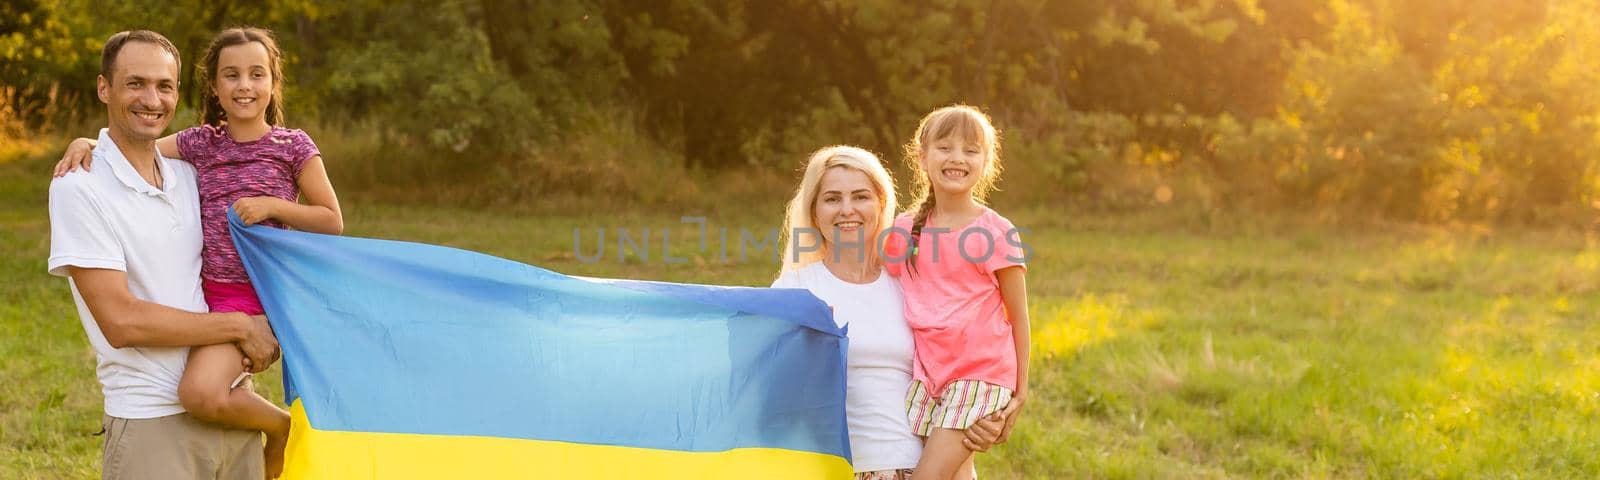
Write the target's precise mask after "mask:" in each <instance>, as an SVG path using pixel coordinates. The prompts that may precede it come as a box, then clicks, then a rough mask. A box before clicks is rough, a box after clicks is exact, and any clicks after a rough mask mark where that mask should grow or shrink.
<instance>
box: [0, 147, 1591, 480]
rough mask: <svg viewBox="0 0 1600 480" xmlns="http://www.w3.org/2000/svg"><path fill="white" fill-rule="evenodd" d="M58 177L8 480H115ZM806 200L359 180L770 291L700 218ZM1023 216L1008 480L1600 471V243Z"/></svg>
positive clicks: (28, 294) (12, 319)
mask: <svg viewBox="0 0 1600 480" xmlns="http://www.w3.org/2000/svg"><path fill="white" fill-rule="evenodd" d="M45 170H46V167H45V163H42V162H41V161H39V160H17V161H12V162H9V163H0V206H3V208H0V249H3V251H4V252H5V253H4V255H3V256H0V478H8V479H9V478H91V477H95V476H97V471H98V464H99V455H98V452H99V438H98V437H94V436H92V435H91V434H92V433H94V432H95V431H96V430H97V429H98V426H97V422H98V418H99V416H100V396H99V391H98V387H97V386H96V383H95V379H94V370H93V368H94V357H93V354H92V352H91V351H90V349H89V347H88V345H87V342H86V341H85V340H84V336H83V332H82V330H81V328H80V326H79V323H78V319H77V315H76V313H75V311H74V309H73V307H72V302H71V300H70V295H69V293H68V291H67V286H66V283H65V282H64V281H62V280H59V279H55V278H52V277H49V276H47V275H46V274H45V273H44V265H45V258H46V256H47V253H48V231H49V226H48V222H47V219H46V211H45V188H46V184H47V181H46V178H45V177H44V174H43V172H44V171H45ZM782 196H783V195H782V194H779V193H774V194H773V195H772V198H771V199H770V200H767V201H762V202H746V203H741V202H732V201H730V202H725V203H723V204H721V205H722V206H723V207H724V208H707V209H704V210H701V211H687V210H683V211H680V210H663V211H651V210H649V209H643V208H641V209H636V210H635V211H634V213H631V214H626V215H610V214H600V213H593V214H586V213H584V212H581V211H580V210H577V209H549V210H550V211H547V212H544V213H537V214H535V213H527V212H518V213H509V212H496V211H490V210H479V211H468V210H461V209H451V208H438V207H417V206H400V205H394V204H372V203H366V202H363V201H362V199H361V197H360V196H359V195H353V194H352V195H347V196H346V202H345V210H346V211H347V212H348V213H347V222H346V223H347V225H349V228H348V234H350V235H355V236H365V237H381V238H390V239H401V240H410V241H419V242H427V243H435V244H443V245H450V246H456V247H461V248H466V249H471V250H477V251H482V252H486V253H490V254H494V255H499V256H503V257H507V258H511V259H516V260H519V261H524V262H529V263H532V264H535V265H539V266H542V267H546V268H550V269H553V270H556V271H561V272H564V273H570V274H580V275H592V276H606V277H629V278H645V279H655V280H669V281H681V282H701V283H716V284H733V285H765V284H767V283H768V282H770V280H771V279H772V277H773V275H774V269H775V266H776V264H775V263H773V262H772V261H770V260H760V261H758V260H754V259H752V260H751V261H748V262H745V263H738V262H726V263H725V262H721V261H719V260H718V258H717V257H716V256H715V254H712V255H695V254H694V253H695V252H694V251H695V250H697V249H698V245H697V244H696V243H695V240H696V238H695V236H693V235H686V233H688V231H690V230H691V229H692V228H693V226H692V225H686V224H682V223H679V217H681V216H686V215H699V216H705V217H707V221H708V223H709V224H710V225H709V226H710V227H711V228H712V231H713V232H715V231H716V229H717V228H719V227H729V228H730V232H736V231H737V229H738V228H749V229H752V230H754V229H760V228H772V227H774V226H776V224H777V222H778V220H779V215H778V211H779V208H778V203H779V202H781V201H782V198H781V197H782ZM1003 196H1004V194H1003V193H1002V194H1001V197H1002V198H1001V200H1003ZM763 202H765V203H763ZM1004 211H1005V213H1007V214H1008V215H1009V216H1011V217H1012V219H1013V220H1015V221H1016V223H1017V224H1018V225H1023V226H1027V227H1029V228H1032V229H1033V232H1032V233H1031V235H1029V236H1028V237H1027V240H1028V241H1029V243H1030V244H1031V245H1033V246H1034V249H1035V253H1036V255H1037V256H1036V258H1035V260H1034V261H1033V262H1032V264H1031V265H1030V275H1029V277H1030V278H1029V284H1030V287H1031V288H1030V292H1029V293H1030V300H1031V307H1032V312H1031V313H1032V318H1033V326H1034V332H1033V333H1034V339H1035V348H1036V353H1035V358H1034V367H1033V371H1034V372H1035V374H1034V377H1033V386H1034V391H1035V394H1034V397H1033V398H1034V402H1033V403H1031V404H1030V406H1029V408H1028V410H1026V411H1025V412H1024V415H1025V416H1024V417H1023V419H1022V420H1021V423H1020V425H1019V427H1018V433H1017V436H1016V437H1015V439H1014V441H1013V442H1011V443H1010V444H1008V445H1005V446H1003V447H1000V448H998V449H997V450H996V451H994V452H993V453H991V454H987V455H983V456H981V458H980V460H979V469H980V471H981V472H982V476H983V477H984V478H990V479H1004V478H1082V477H1096V478H1213V477H1215V478H1234V477H1242V478H1254V477H1274V478H1275V477H1290V478H1366V477H1381V478H1417V477H1424V478H1456V477H1496V478H1509V477H1515V478H1550V477H1569V478H1593V477H1595V476H1597V475H1600V455H1597V453H1596V452H1600V421H1597V420H1600V325H1597V323H1596V313H1597V312H1600V239H1597V238H1596V236H1595V235H1594V234H1588V235H1585V234H1582V233H1570V232H1569V233H1550V232H1546V233H1524V232H1517V231H1509V230H1501V231H1493V230H1478V231H1445V230H1435V229H1429V228H1421V227H1388V228H1373V229H1364V230H1362V231H1360V232H1353V231H1344V230H1340V229H1336V228H1332V227H1324V226H1316V225H1297V224H1294V223H1292V222H1286V221H1271V222H1269V221H1262V222H1256V223H1252V222H1249V221H1239V220H1237V219H1234V220H1232V221H1212V220H1215V219H1210V220H1206V219H1199V220H1197V219H1187V220H1185V219H1182V218H1179V219H1178V220H1174V219H1173V218H1172V217H1170V216H1169V217H1161V216H1159V215H1150V214H1146V215H1125V216H1118V217H1111V216H1105V215H1101V216H1092V217H1075V216H1072V215H1068V214H1065V213H1062V212H1059V211H1054V210H1052V209H1048V208H1032V209H1028V208H1011V209H1007V210H1004ZM1202 220H1204V221H1202ZM575 227H584V228H585V230H583V232H584V238H585V239H586V240H585V244H584V245H585V247H584V253H585V254H589V253H592V251H593V245H594V244H593V230H594V228H596V227H602V228H605V229H606V230H607V235H608V242H609V243H610V244H609V245H608V247H607V252H606V257H607V258H606V259H605V260H603V261H600V262H596V263H585V262H582V261H579V260H578V259H577V258H576V256H575V255H574V253H573V233H572V232H573V229H574V228H575ZM640 227H650V228H651V231H652V233H653V234H655V235H659V229H660V228H663V227H670V228H672V231H673V232H672V234H673V250H674V255H675V256H678V257H684V258H687V259H688V260H687V261H686V262H685V263H681V264H666V263H663V262H661V261H660V258H659V257H658V255H659V254H660V247H659V244H658V243H656V244H652V250H653V252H652V255H653V256H652V261H650V262H639V261H637V260H634V261H630V262H627V263H622V262H618V261H617V260H616V253H615V250H613V249H614V248H615V245H616V244H615V243H614V242H615V241H614V240H613V238H614V237H611V235H613V234H614V233H615V230H616V228H629V229H630V230H633V231H637V229H638V228H640ZM657 238H659V237H657ZM730 238H737V236H736V233H735V234H732V235H730ZM713 240H715V235H714V234H713ZM736 248H737V244H734V245H731V246H730V251H731V252H734V254H735V256H736V252H737V250H735V249H736ZM711 249H712V250H713V251H715V250H716V249H717V246H716V242H715V241H713V242H712V244H711ZM273 376H275V375H267V376H266V378H269V380H268V381H267V382H266V383H268V385H267V388H268V389H269V390H272V391H273V392H274V393H273V395H276V391H277V389H278V386H277V385H276V384H275V380H270V379H271V377H273ZM274 398H276V397H274Z"/></svg>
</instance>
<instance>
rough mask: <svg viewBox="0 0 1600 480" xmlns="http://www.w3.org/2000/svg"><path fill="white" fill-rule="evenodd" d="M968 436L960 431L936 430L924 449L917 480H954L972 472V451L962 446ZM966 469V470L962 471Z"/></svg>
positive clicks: (918, 462) (929, 437)
mask: <svg viewBox="0 0 1600 480" xmlns="http://www.w3.org/2000/svg"><path fill="white" fill-rule="evenodd" d="M965 437H966V434H964V433H962V432H961V431H960V430H951V429H948V428H935V429H933V434H932V435H929V436H928V441H927V442H926V443H924V444H923V447H922V459H921V460H919V461H917V473H916V474H915V476H916V477H917V480H953V479H955V478H957V476H958V474H959V475H960V476H961V477H963V478H964V477H965V476H966V475H969V474H970V473H969V472H971V471H972V467H971V464H972V463H971V462H972V451H971V450H967V447H966V446H965V445H962V444H961V439H962V438H965ZM963 467H965V468H966V470H962V468H963Z"/></svg>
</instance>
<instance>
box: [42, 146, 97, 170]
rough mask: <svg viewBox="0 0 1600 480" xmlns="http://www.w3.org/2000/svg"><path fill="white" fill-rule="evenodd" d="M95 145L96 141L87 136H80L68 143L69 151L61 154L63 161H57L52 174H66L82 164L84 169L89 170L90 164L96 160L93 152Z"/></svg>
mask: <svg viewBox="0 0 1600 480" xmlns="http://www.w3.org/2000/svg"><path fill="white" fill-rule="evenodd" d="M94 146H95V141H94V140H90V139H87V138H78V139H76V140H73V141H72V143H70V144H67V152H66V153H63V154H61V161H59V162H56V169H55V171H54V172H52V173H51V174H50V176H53V177H59V176H62V175H66V174H67V172H70V171H73V170H77V169H78V167H80V166H81V167H83V171H85V172H87V171H89V164H90V163H92V162H93V161H94V155H93V154H92V152H93V151H94Z"/></svg>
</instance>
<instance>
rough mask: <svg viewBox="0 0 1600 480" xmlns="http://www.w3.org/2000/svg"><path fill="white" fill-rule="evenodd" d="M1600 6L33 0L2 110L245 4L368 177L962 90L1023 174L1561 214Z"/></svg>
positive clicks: (759, 147) (34, 110)
mask: <svg viewBox="0 0 1600 480" xmlns="http://www.w3.org/2000/svg"><path fill="white" fill-rule="evenodd" d="M1596 7H1597V5H1596V2H1595V1H1594V0H1555V1H1550V2H1511V3H1506V2H1497V1H1490V0H1472V1H1450V0H1425V1H1410V0H1404V1H1403V0H1333V1H1329V2H1304V1H1301V0H1202V1H1177V0H1154V1H1153V0H1113V1H1080V0H1069V1H1046V0H1020V1H1005V2H1001V1H992V0H938V1H932V2H921V3H917V4H914V5H908V4H905V3H903V2H896V1H890V0H826V1H800V0H773V1H761V2H752V1H749V0H666V1H659V2H624V1H618V0H567V1H556V2H543V1H533V0H447V1H443V2H379V1H374V0H358V1H354V2H340V3H331V4H324V3H319V2H308V1H303V0H285V1H279V2H272V3H270V4H262V3H256V2H237V1H199V0H179V1H174V2H162V3H143V2H133V3H113V4H106V5H98V4H92V2H87V1H84V0H26V1H21V2H12V3H9V4H7V5H6V6H4V7H0V60H3V62H0V74H3V77H0V78H3V80H0V102H3V103H0V130H4V131H0V134H4V135H7V137H8V138H15V137H18V136H20V135H21V133H20V132H21V131H25V130H28V131H32V130H48V129H50V128H51V127H52V126H54V125H61V124H74V123H73V122H72V121H71V120H72V119H73V117H78V118H80V119H81V118H83V117H88V118H93V117H94V116H96V115H97V114H98V113H97V112H98V110H97V108H98V106H97V103H96V100H95V98H94V94H93V81H92V79H93V75H94V73H95V72H96V71H97V66H96V64H97V60H98V59H97V55H96V53H97V49H98V46H99V44H100V42H101V41H102V39H103V38H105V36H107V35H109V34H110V33H112V32H115V31H118V30H123V29H130V28H151V29H155V30H158V31H161V32H164V33H166V34H167V35H168V36H169V37H171V38H172V39H173V40H174V42H176V43H177V44H178V46H179V47H180V49H182V50H183V51H184V52H185V53H186V59H187V60H191V61H192V60H193V59H195V58H198V57H199V55H200V53H201V49H203V48H204V46H205V44H206V42H207V41H208V39H209V38H210V36H211V35H213V34H214V32H216V31H217V30H218V29H220V28H223V27H226V26H231V25H236V24H254V25H259V26H264V27H267V28H271V29H273V30H275V31H276V32H277V34H278V36H279V38H280V40H281V43H282V44H283V46H284V51H285V52H286V60H287V61H288V63H289V65H288V69H287V81H288V83H287V86H288V105H287V106H288V112H289V118H290V122H291V123H295V122H299V121H302V120H311V122H309V123H316V124H321V125H334V124H348V125H362V126H363V127H364V128H370V129H375V130H376V134H377V135H379V136H380V137H381V138H382V141H383V142H385V143H386V144H389V145H392V146H393V147H394V149H393V151H395V152H402V153H401V154H399V156H398V157H395V158H392V159H385V161H386V162H389V163H392V164H393V168H391V169H388V170H391V171H386V172H384V173H383V174H382V175H380V176H381V177H383V178H382V180H383V181H384V182H386V183H406V182H413V183H415V182H419V181H430V182H431V181H449V182H458V183H461V184H474V183H477V182H481V181H482V180H484V179H485V178H486V177H485V176H484V175H485V174H489V173H491V172H492V171H493V170H494V168H493V166H495V165H504V164H510V163H515V162H516V161H519V160H520V159H526V158H538V157H549V156H550V155H551V152H557V151H562V149H563V148H565V147H563V145H562V144H564V143H571V142H580V143H581V142H590V141H594V140H593V139H595V138H596V135H597V134H604V133H605V132H627V134H629V135H640V136H643V137H644V138H642V139H636V138H628V139H617V140H618V141H619V142H621V143H623V144H626V145H629V147H627V148H625V150H631V149H635V148H646V149H649V148H655V149H659V150H661V151H663V152H664V155H667V156H670V157H672V158H675V159H677V160H676V161H677V162H678V163H679V164H681V165H682V166H685V167H688V168H691V169H700V170H725V169H727V168H729V167H746V166H755V167H762V168H766V167H770V166H774V165H777V166H783V167H792V166H794V165H795V164H797V163H799V161H800V159H802V158H804V156H805V154H806V153H807V152H809V151H811V150H814V149H816V148H818V147H821V146H824V145H830V144H839V143H847V144H856V145H861V146H865V147H867V148H868V149H871V150H874V151H876V152H878V153H880V154H881V155H882V156H883V157H884V158H885V160H886V161H888V162H889V163H891V164H892V165H895V166H896V168H897V169H899V170H902V171H901V172H900V173H901V174H904V173H905V172H904V171H903V169H904V167H902V166H901V164H902V162H900V158H899V157H900V156H901V154H902V152H901V151H900V148H901V145H903V144H904V143H905V142H906V140H907V138H908V137H909V136H910V134H911V130H912V128H913V127H914V126H915V124H916V121H917V119H918V118H919V117H920V116H921V115H922V114H924V113H926V112H927V111H929V110H931V109H933V108H936V107H939V106H943V105H948V104H951V103H956V102H964V103H969V104H974V105H979V106H982V107H984V108H985V109H986V110H987V111H988V112H989V113H990V114H991V115H992V116H993V117H994V118H995V120H996V123H997V124H998V126H999V127H1000V129H1001V130H1002V132H1004V135H1005V141H1006V149H1005V150H1006V156H1007V157H1006V161H1007V163H1008V165H1009V167H1010V168H1011V169H1012V170H1011V171H1012V172H1013V174H1018V175H1015V176H1020V177H1022V178H1016V179H1009V180H1003V182H1005V183H1003V185H1006V186H1007V187H1006V188H1008V190H1009V191H1010V193H1008V195H1013V196H1016V197H1018V198H1020V199H1027V200H1037V201H1052V202H1071V203H1077V204H1083V205H1092V206H1099V207H1106V208H1129V207H1135V208H1137V207H1144V206H1148V205H1152V204H1167V203H1193V204H1199V205H1202V206H1203V207H1204V208H1206V209H1231V208H1243V209H1252V210H1253V209H1269V208H1285V207H1287V208H1292V209H1295V210H1300V211H1312V212H1314V213H1316V214H1318V215H1319V216H1333V217H1339V216H1345V215H1346V214H1355V215H1377V216H1380V217H1383V218H1391V219H1403V220H1414V221H1425V222H1452V221H1469V222H1478V221H1488V222H1536V223H1561V222H1572V221H1574V220H1578V219H1582V218H1584V217H1586V216H1592V215H1593V212H1594V207H1593V206H1595V205H1600V204H1597V203H1596V202H1597V201H1600V157H1597V154H1596V153H1594V152H1597V151H1600V149H1597V148H1596V147H1600V94H1597V93H1595V91H1594V89H1593V88H1592V86H1593V85H1595V84H1596V80H1600V78H1596V77H1597V76H1600V73H1596V72H1597V70H1595V69H1594V68H1593V65H1595V64H1596V63H1600V51H1597V49H1596V47H1595V45H1600V41H1597V40H1600V38H1596V34H1595V33H1594V32H1597V31H1600V28H1597V27H1600V24H1597V21H1596V20H1595V17H1594V16H1593V15H1591V14H1590V13H1592V12H1593V11H1595V10H1596ZM193 67H194V66H193V65H188V66H187V68H186V69H185V78H186V79H187V80H189V81H187V82H186V83H185V85H184V86H183V89H184V92H185V98H187V99H189V103H190V104H192V103H193V101H194V100H196V99H198V92H199V91H200V89H203V88H205V86H201V85H195V84H194V82H193V81H192V80H193V72H194V68H193ZM617 119H625V120H626V121H628V122H633V123H634V124H635V125H633V126H629V127H626V128H616V121H617ZM78 122H79V123H81V120H78ZM7 132H9V133H7ZM640 156H642V157H648V158H656V157H659V155H640ZM598 160H599V161H601V162H602V163H605V162H613V161H616V162H621V163H618V164H617V165H624V167H622V168H621V169H620V170H621V171H628V170H630V169H629V168H626V165H628V162H629V160H627V159H614V158H607V159H598ZM653 161H654V160H651V162H653ZM650 165H654V164H653V163H652V164H649V165H644V167H649V168H639V169H637V170H640V171H655V170H652V168H653V167H650ZM608 168H609V167H608ZM1023 174H1025V175H1023ZM419 179H425V180H419ZM514 183H520V184H524V185H530V184H533V183H538V182H531V183H530V182H527V181H522V182H514ZM599 183H604V182H599ZM565 184H567V185H572V186H573V190H574V191H576V190H583V189H584V188H588V187H582V186H577V185H576V184H573V183H571V182H565ZM592 186H594V185H590V186H589V187H592Z"/></svg>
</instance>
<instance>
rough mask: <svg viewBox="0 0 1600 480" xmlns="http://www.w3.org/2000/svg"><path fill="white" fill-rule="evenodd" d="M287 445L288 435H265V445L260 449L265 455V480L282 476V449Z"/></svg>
mask: <svg viewBox="0 0 1600 480" xmlns="http://www.w3.org/2000/svg"><path fill="white" fill-rule="evenodd" d="M288 445H289V436H288V435H282V436H278V435H267V444H266V445H265V448H263V449H262V452H263V454H265V455H266V464H267V465H266V466H267V480H272V479H274V478H278V476H279V475H283V449H284V447H286V446H288Z"/></svg>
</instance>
